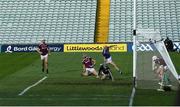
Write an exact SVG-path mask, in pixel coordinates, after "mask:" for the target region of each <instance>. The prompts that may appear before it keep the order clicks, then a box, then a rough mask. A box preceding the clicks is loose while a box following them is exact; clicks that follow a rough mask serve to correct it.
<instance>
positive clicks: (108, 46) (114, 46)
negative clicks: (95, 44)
mask: <svg viewBox="0 0 180 107" xmlns="http://www.w3.org/2000/svg"><path fill="white" fill-rule="evenodd" d="M115 46H117V45H111V46H108V47H109V48H112V47H115Z"/></svg>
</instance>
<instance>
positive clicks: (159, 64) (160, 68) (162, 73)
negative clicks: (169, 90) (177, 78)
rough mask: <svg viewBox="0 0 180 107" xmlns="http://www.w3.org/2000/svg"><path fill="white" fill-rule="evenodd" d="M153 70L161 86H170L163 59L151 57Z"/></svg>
mask: <svg viewBox="0 0 180 107" xmlns="http://www.w3.org/2000/svg"><path fill="white" fill-rule="evenodd" d="M152 60H153V70H154V71H155V72H156V73H157V75H158V77H159V79H160V82H159V84H160V85H161V86H168V85H170V79H169V75H168V67H167V65H166V63H165V61H164V59H163V58H160V57H157V56H153V57H152Z"/></svg>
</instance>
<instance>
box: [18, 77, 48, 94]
mask: <svg viewBox="0 0 180 107" xmlns="http://www.w3.org/2000/svg"><path fill="white" fill-rule="evenodd" d="M46 78H47V76H45V77H43V78H42V79H41V80H39V81H38V82H36V83H35V84H33V85H30V86H29V87H27V88H26V89H24V90H23V91H22V92H21V93H19V94H18V95H19V96H21V95H23V94H24V93H25V92H27V91H28V90H29V89H31V88H32V87H35V86H36V85H38V84H40V83H41V82H42V81H44V80H45V79H46Z"/></svg>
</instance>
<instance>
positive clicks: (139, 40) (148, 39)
mask: <svg viewBox="0 0 180 107" xmlns="http://www.w3.org/2000/svg"><path fill="white" fill-rule="evenodd" d="M136 53H137V54H136V85H137V88H144V89H145V88H147V89H158V88H159V87H160V86H166V85H168V86H171V88H172V89H176V88H177V86H178V84H179V82H178V74H177V72H176V69H175V67H174V65H173V62H172V60H171V58H170V56H169V53H168V52H167V50H166V47H165V45H164V42H163V40H162V38H161V36H160V33H159V31H158V30H154V29H138V30H137V36H136ZM163 61H164V64H163Z"/></svg>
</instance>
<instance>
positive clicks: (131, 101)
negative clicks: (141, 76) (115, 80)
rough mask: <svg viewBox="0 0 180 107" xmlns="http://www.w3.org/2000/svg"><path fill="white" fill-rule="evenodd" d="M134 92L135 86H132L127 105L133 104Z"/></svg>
mask: <svg viewBox="0 0 180 107" xmlns="http://www.w3.org/2000/svg"><path fill="white" fill-rule="evenodd" d="M135 93H136V88H135V87H133V89H132V93H131V97H130V99H129V107H132V105H133V101H134V96H135Z"/></svg>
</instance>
